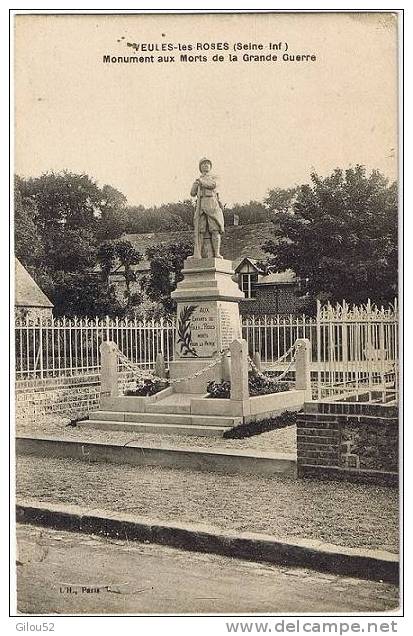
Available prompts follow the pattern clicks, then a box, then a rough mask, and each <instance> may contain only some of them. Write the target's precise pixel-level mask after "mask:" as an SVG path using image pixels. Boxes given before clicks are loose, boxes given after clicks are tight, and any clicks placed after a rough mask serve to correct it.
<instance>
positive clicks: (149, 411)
mask: <svg viewBox="0 0 413 636" xmlns="http://www.w3.org/2000/svg"><path fill="white" fill-rule="evenodd" d="M197 397H199V398H202V397H203V396H202V395H201V394H200V395H199V396H197ZM193 399H194V394H185V393H173V394H168V395H166V397H164V398H163V399H160V400H158V401H157V402H149V403H146V404H145V406H144V409H145V410H144V411H135V412H133V411H127V410H120V409H119V408H116V407H117V406H118V404H119V401H118V400H117V401H116V402H115V403H114V408H111V407H109V408H108V407H106V409H102V410H99V411H94V412H93V413H90V415H89V420H86V421H84V422H82V423H80V426H82V427H83V428H94V429H98V430H112V431H131V432H134V433H138V432H140V433H163V434H167V435H168V434H169V435H197V436H200V437H210V436H219V437H222V435H223V433H224V432H225V431H227V430H229V429H230V428H232V427H233V426H236V425H237V424H240V423H241V417H232V416H226V415H221V414H218V415H214V414H211V415H203V414H193V413H191V400H193ZM109 404H110V403H109Z"/></svg>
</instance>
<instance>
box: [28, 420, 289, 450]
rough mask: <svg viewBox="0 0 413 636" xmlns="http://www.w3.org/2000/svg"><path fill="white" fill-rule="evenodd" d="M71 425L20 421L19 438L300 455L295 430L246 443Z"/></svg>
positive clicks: (54, 422)
mask: <svg viewBox="0 0 413 636" xmlns="http://www.w3.org/2000/svg"><path fill="white" fill-rule="evenodd" d="M68 422H69V419H67V418H62V417H47V418H42V419H41V420H39V421H37V422H33V421H20V422H17V424H16V433H17V435H30V436H37V437H41V436H47V437H60V438H62V439H70V440H79V441H84V442H107V443H112V444H126V443H127V442H130V441H132V440H133V441H134V442H135V443H136V442H137V443H140V444H144V445H146V446H155V447H157V448H162V447H173V448H183V447H187V446H194V447H198V448H209V449H220V448H232V449H244V450H248V449H250V450H260V451H268V452H275V453H295V452H296V451H297V446H296V434H295V426H288V427H286V428H282V429H278V430H276V431H270V432H269V433H262V434H261V435H254V437H248V438H245V439H223V438H220V437H196V436H193V435H162V434H155V433H125V432H122V431H98V430H93V429H90V430H88V429H86V428H84V429H82V424H81V423H79V425H78V426H76V427H71V426H67V424H68Z"/></svg>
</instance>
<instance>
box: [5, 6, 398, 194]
mask: <svg viewBox="0 0 413 636" xmlns="http://www.w3.org/2000/svg"><path fill="white" fill-rule="evenodd" d="M280 41H281V42H283V43H284V44H283V46H284V47H285V43H287V45H288V54H291V55H295V54H314V55H316V58H317V59H316V61H315V62H295V61H294V62H293V61H285V62H283V61H281V60H278V61H277V62H244V61H237V62H230V61H228V60H227V56H228V52H224V53H225V55H226V60H225V61H224V62H213V61H212V60H211V59H210V58H211V57H212V55H213V53H211V52H207V53H205V52H202V51H196V52H195V54H198V55H199V54H206V55H207V56H208V57H209V60H208V62H206V63H202V62H194V63H183V62H175V63H163V64H157V63H156V64H123V65H120V64H104V63H103V56H104V55H106V54H109V55H114V56H118V55H122V56H123V55H131V54H132V53H133V49H132V48H131V47H127V46H126V43H127V42H134V43H138V44H141V43H158V45H160V44H161V43H173V44H177V43H181V44H188V43H189V44H192V45H193V46H196V44H197V43H203V44H205V43H218V42H228V44H229V46H230V47H231V51H232V52H233V48H232V47H233V45H234V43H236V42H241V43H242V44H248V43H263V45H264V46H265V47H266V49H265V50H263V51H243V52H244V53H245V52H247V53H249V54H251V53H253V54H257V53H261V54H263V53H264V54H268V53H269V51H268V43H269V42H274V43H278V42H280ZM243 52H241V54H239V53H238V57H239V58H240V57H241V56H242V54H243ZM273 53H275V54H277V55H278V56H279V57H280V52H279V51H274V52H273ZM282 53H283V52H281V55H282ZM159 54H161V53H158V54H156V55H159ZM193 54H194V53H193ZM140 55H150V53H140ZM166 55H168V53H166ZM173 55H175V58H176V57H179V53H178V54H177V53H176V52H175V53H173ZM397 85H398V79H397V24H396V17H394V16H393V15H391V14H385V15H383V14H381V15H380V14H364V15H362V14H305V15H303V14H301V15H298V14H295V15H291V14H260V15H258V14H250V15H192V16H184V15H178V16H174V15H167V16H162V15H154V16H150V15H145V16H143V15H141V16H136V15H129V16H125V15H123V16H113V15H112V16H102V15H96V16H93V15H81V16H68V15H61V16H51V15H46V16H40V15H31V16H30V15H29V16H24V15H20V16H17V17H16V23H15V169H16V173H17V174H19V175H20V176H23V177H29V176H39V175H40V174H42V173H44V172H47V171H52V170H53V171H61V170H69V171H71V172H76V173H83V172H85V173H87V174H89V175H90V176H91V177H92V178H93V179H95V180H96V181H97V182H98V183H99V185H104V184H110V185H112V186H113V187H115V188H117V189H118V190H120V191H121V192H122V193H123V194H125V196H126V197H127V199H128V204H129V205H139V204H142V205H145V206H149V205H159V204H161V203H167V202H172V201H179V200H184V199H187V198H189V190H190V187H191V184H192V182H193V180H194V178H196V177H197V176H198V161H199V159H200V158H201V157H204V156H207V157H209V158H210V159H211V160H212V162H213V172H214V173H216V174H217V175H218V176H219V178H220V198H221V200H222V201H223V203H226V204H229V205H231V204H233V203H236V202H238V203H243V202H248V201H250V200H262V198H263V197H264V196H265V195H266V193H267V191H268V190H269V189H270V188H274V187H291V186H294V185H300V184H302V183H308V182H309V179H310V173H311V172H312V171H313V170H315V171H316V172H317V173H319V174H321V175H327V174H329V173H330V172H331V171H332V170H333V169H334V168H336V167H341V168H347V167H349V166H351V165H355V164H358V163H361V164H363V165H366V167H367V168H368V170H371V169H379V170H380V171H382V172H383V173H384V174H385V175H386V176H387V177H389V178H390V179H395V178H396V177H397V104H398V101H397V100H398V96H397Z"/></svg>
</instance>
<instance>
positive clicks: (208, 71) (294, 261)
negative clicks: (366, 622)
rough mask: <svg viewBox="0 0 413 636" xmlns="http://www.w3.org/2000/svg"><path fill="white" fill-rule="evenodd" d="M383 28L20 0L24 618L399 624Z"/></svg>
mask: <svg viewBox="0 0 413 636" xmlns="http://www.w3.org/2000/svg"><path fill="white" fill-rule="evenodd" d="M401 19H402V16H401V15H400V12H398V11H394V12H391V11H377V12H373V11H359V12H354V11H342V12H333V11H325V12H312V13H311V12H297V11H295V12H291V13H290V12H278V13H277V12H257V13H253V12H249V13H239V12H238V13H236V12H233V13H231V12H215V13H212V12H211V13H207V12H206V13H202V12H193V13H190V12H187V13H183V12H181V13H169V14H167V13H165V14H163V13H160V12H158V13H156V12H155V13H153V14H143V13H123V14H122V13H120V14H114V13H99V12H96V13H91V12H89V13H82V12H73V13H68V12H62V13H53V12H50V11H49V12H44V13H42V14H40V13H37V14H36V13H30V12H27V13H23V12H20V13H19V12H15V14H14V15H13V16H12V29H13V36H14V68H13V80H12V81H13V87H14V123H15V129H14V159H15V163H14V173H15V177H14V192H13V194H14V212H13V219H14V254H13V260H14V268H15V296H14V298H15V316H14V324H13V346H14V359H15V367H14V372H15V377H14V378H13V383H14V382H15V411H16V426H15V432H16V442H15V445H16V485H15V487H16V515H17V517H16V519H17V521H16V536H15V537H13V541H16V545H17V549H16V580H17V591H16V595H17V608H15V611H17V612H18V615H19V616H20V617H21V616H25V617H26V618H25V620H26V619H27V621H30V620H32V619H30V617H33V616H56V615H61V616H63V615H64V616H73V615H81V616H86V615H90V614H93V615H116V616H121V615H149V616H152V615H159V614H160V615H193V616H199V615H228V614H234V615H249V614H252V615H254V614H260V615H262V614H268V615H279V617H278V618H279V620H278V619H277V618H274V617H272V618H269V619H268V621H269V622H268V623H265V621H264V623H262V625H264V627H265V626H266V627H265V628H264V627H262V628H261V627H260V628H259V629H258V628H257V627H256V624H255V627H254V626H252V627H251V628H249V627H248V625H249V623H248V621H247V622H246V623H242V622H233V623H231V622H229V623H228V622H227V628H226V629H227V631H257V630H258V631H280V632H281V631H296V632H300V630H304V631H311V630H306V628H305V626H303V623H301V624H298V623H300V621H299V620H298V619H296V620H295V622H294V623H291V624H292V625H293V627H291V628H287V627H286V624H283V625H281V623H282V621H281V618H280V616H283V615H286V616H288V615H291V614H294V615H299V616H300V615H304V616H305V615H307V617H308V615H309V614H310V615H311V614H318V615H321V616H323V615H330V614H333V615H347V614H355V615H364V616H370V617H371V616H374V615H378V614H380V616H379V617H378V618H376V621H377V624H376V627H377V626H378V627H377V629H376V631H377V630H378V631H392V620H393V618H394V617H397V616H399V615H400V612H401V611H402V601H401V598H400V592H399V577H400V568H399V561H400V550H399V532H400V528H399V491H398V489H399V481H400V475H401V470H400V468H399V465H400V458H399V446H400V435H399V388H400V374H399V350H400V346H399V301H398V293H399V289H398V258H399V251H398V215H399V186H398V182H399V175H398V171H399V142H398V130H399V123H400V122H399V67H398V58H399V53H400V37H401V36H400V33H401ZM353 618H354V617H353ZM302 620H303V621H304V619H302ZM307 620H309V619H307ZM297 621H298V622H297ZM393 622H394V621H393ZM308 624H309V625H310V624H311V621H310V622H309V623H308ZM22 625H23V626H24V625H26V623H24V622H23V623H22ZM30 625H32V623H30V622H27V628H26V627H24V630H26V631H30V630H31V629H32V628H31V627H30ZM33 625H34V623H33ZM251 625H252V624H251ZM260 625H261V623H260ZM383 625H385V627H384V628H383V629H382V626H383ZM22 630H23V628H22ZM24 630H23V631H24ZM304 631H303V633H304ZM314 631H317V630H316V629H315V630H314ZM340 633H341V632H340Z"/></svg>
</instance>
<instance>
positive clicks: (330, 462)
mask: <svg viewBox="0 0 413 636" xmlns="http://www.w3.org/2000/svg"><path fill="white" fill-rule="evenodd" d="M398 433H399V421H398V408H397V406H388V405H385V404H368V403H354V402H341V403H340V402H309V403H307V404H305V406H304V411H303V413H301V414H300V415H299V418H298V422H297V468H298V476H299V477H305V476H314V477H326V478H338V479H350V480H356V481H369V482H375V483H388V484H393V483H398V476H397V475H398V446H399V434H398Z"/></svg>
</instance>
